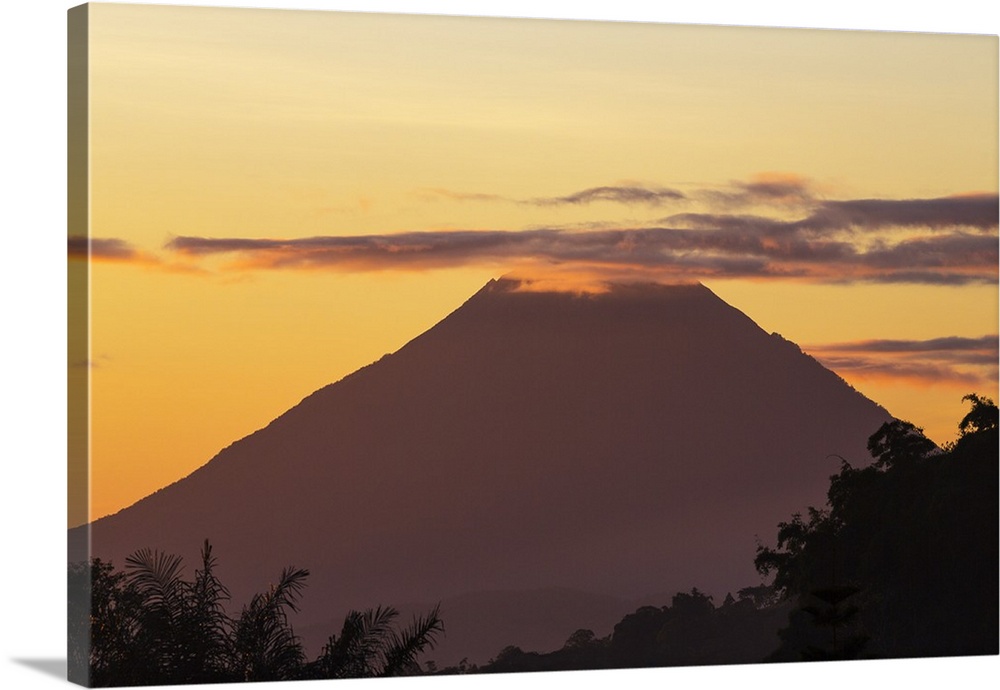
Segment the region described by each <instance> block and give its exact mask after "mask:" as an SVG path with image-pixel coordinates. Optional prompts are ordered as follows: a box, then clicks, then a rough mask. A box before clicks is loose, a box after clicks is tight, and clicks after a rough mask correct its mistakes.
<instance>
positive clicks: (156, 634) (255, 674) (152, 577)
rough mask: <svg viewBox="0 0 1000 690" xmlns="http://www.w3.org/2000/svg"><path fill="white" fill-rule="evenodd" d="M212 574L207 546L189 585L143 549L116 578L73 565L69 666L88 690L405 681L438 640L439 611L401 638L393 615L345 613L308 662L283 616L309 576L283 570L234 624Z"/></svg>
mask: <svg viewBox="0 0 1000 690" xmlns="http://www.w3.org/2000/svg"><path fill="white" fill-rule="evenodd" d="M215 566H216V559H215V557H214V556H213V555H212V547H211V545H210V544H209V542H208V541H207V540H206V541H205V544H204V546H203V548H202V553H201V568H200V569H198V570H196V571H195V575H194V578H193V579H192V580H190V581H188V580H185V579H184V578H183V577H182V575H183V563H182V561H181V558H180V557H178V556H173V555H168V554H164V553H161V552H158V551H153V550H150V549H142V550H139V551H137V552H135V553H133V554H132V555H130V556H129V557H128V558H126V568H125V570H124V571H123V572H117V571H115V570H114V568H113V566H112V565H111V564H110V563H104V562H102V561H100V560H99V559H93V560H92V561H91V562H90V563H89V564H75V565H72V566H70V570H69V587H70V599H69V600H70V611H69V614H70V615H69V641H70V649H69V656H70V660H71V663H74V664H76V667H77V668H89V681H90V684H91V685H92V686H118V685H174V684H190V683H221V682H236V681H274V680H293V679H305V678H349V677H363V676H390V675H407V674H417V673H420V667H419V665H418V663H417V659H418V657H419V656H420V654H421V653H423V652H424V651H425V650H426V649H430V648H433V646H434V644H435V642H436V639H437V636H438V635H440V634H442V633H443V632H444V626H443V623H442V621H441V618H440V615H439V610H438V608H437V607H435V608H434V609H433V610H432V611H430V612H429V613H427V614H426V615H424V616H420V617H415V618H414V619H413V621H412V623H411V624H410V625H408V626H406V627H405V628H402V629H399V628H397V627H396V626H395V625H394V621H395V618H396V617H397V616H398V614H397V612H396V611H395V610H394V609H392V608H382V607H379V608H376V609H370V610H368V611H365V612H363V613H359V612H356V611H352V612H351V613H349V614H348V615H347V617H346V618H345V620H344V625H343V628H342V630H341V634H340V637H336V636H334V637H331V638H330V641H329V643H328V644H327V645H326V647H325V648H324V650H323V653H322V654H321V655H320V657H319V658H318V659H316V660H315V661H313V662H311V663H307V662H306V658H305V653H304V651H303V649H302V644H301V642H300V640H299V638H298V637H297V636H296V635H295V632H294V630H293V629H292V626H291V624H290V622H289V613H290V612H295V611H298V600H299V598H300V596H301V594H302V591H303V589H304V588H305V585H306V580H307V578H308V576H309V571H307V570H304V569H300V568H291V567H290V568H286V569H285V570H284V571H283V572H282V573H281V577H280V578H279V580H278V582H277V584H275V585H273V586H271V587H270V588H269V589H268V591H266V592H263V593H259V594H256V595H254V596H253V597H252V598H251V600H250V602H249V603H248V604H246V605H245V606H244V607H243V608H242V611H241V613H240V615H239V616H238V617H236V618H231V617H229V615H228V614H227V613H226V610H225V602H227V601H228V600H229V591H228V590H227V589H226V587H225V586H224V585H223V584H222V583H221V582H220V581H219V579H218V578H217V577H216V576H215Z"/></svg>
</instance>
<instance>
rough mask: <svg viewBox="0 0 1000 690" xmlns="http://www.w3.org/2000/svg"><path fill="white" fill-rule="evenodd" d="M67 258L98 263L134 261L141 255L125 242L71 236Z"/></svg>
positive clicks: (105, 238) (113, 239)
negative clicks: (96, 261)
mask: <svg viewBox="0 0 1000 690" xmlns="http://www.w3.org/2000/svg"><path fill="white" fill-rule="evenodd" d="M68 249H69V258H71V259H87V258H90V259H95V260H98V261H135V260H137V259H139V258H141V256H142V255H141V253H140V252H139V251H138V250H136V249H135V247H133V246H132V245H131V244H129V243H128V242H126V241H125V240H120V239H116V238H108V237H104V238H102V237H87V236H86V235H71V236H70V237H69V242H68Z"/></svg>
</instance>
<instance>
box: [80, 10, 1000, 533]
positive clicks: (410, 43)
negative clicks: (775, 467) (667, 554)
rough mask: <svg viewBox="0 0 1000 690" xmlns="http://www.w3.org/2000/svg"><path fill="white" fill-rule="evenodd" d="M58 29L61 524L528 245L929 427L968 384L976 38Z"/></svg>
mask: <svg viewBox="0 0 1000 690" xmlns="http://www.w3.org/2000/svg"><path fill="white" fill-rule="evenodd" d="M90 40H91V42H90V59H91V63H90V85H91V104H90V118H91V120H90V122H91V129H90V137H91V140H90V144H91V166H90V176H91V177H90V192H91V197H90V198H91V216H90V234H91V237H92V238H93V241H92V244H91V247H90V250H91V256H92V257H93V265H92V272H91V289H92V300H91V310H92V322H91V323H92V331H91V341H90V355H89V358H88V359H89V365H88V366H89V372H90V375H91V414H92V417H91V449H92V467H91V479H92V487H91V507H90V511H89V516H90V518H92V519H93V518H97V517H100V516H102V515H106V514H108V513H111V512H114V511H117V510H119V509H121V508H123V507H126V506H127V505H130V504H131V503H133V502H135V501H136V500H138V499H140V498H142V497H143V496H145V495H147V494H149V493H150V492H152V491H154V490H156V489H157V488H160V487H162V486H164V485H166V484H168V483H170V482H172V481H175V480H177V479H179V478H180V477H182V476H184V475H186V474H188V473H190V472H191V471H192V470H194V469H196V468H197V467H199V466H200V465H202V464H204V463H205V462H207V461H208V460H209V459H211V457H212V456H213V455H214V454H215V453H216V452H217V451H218V450H220V449H221V448H222V447H224V446H225V445H228V444H229V443H231V442H233V441H235V440H237V439H238V438H241V437H242V436H245V435H246V434H248V433H250V432H252V431H254V430H255V429H257V428H259V427H261V426H263V425H264V424H266V423H267V422H269V421H270V420H271V419H273V418H274V417H276V416H277V415H279V414H280V413H282V412H283V411H284V410H286V409H287V408H289V407H290V406H292V405H294V404H295V403H297V402H298V401H299V400H300V399H301V398H303V397H304V396H306V395H308V394H309V393H311V392H312V391H313V390H315V389H317V388H319V387H321V386H323V385H325V384H327V383H330V382H332V381H335V380H337V379H339V378H341V377H342V376H344V375H346V374H348V373H350V372H351V371H353V370H355V369H357V368H358V367H360V366H363V365H365V364H368V363H370V362H372V361H374V360H375V359H377V358H378V357H380V356H381V355H383V354H385V353H386V352H391V351H393V350H395V349H398V348H399V347H400V346H401V345H403V344H404V343H405V342H406V341H408V340H409V339H411V338H412V337H414V336H416V335H418V334H419V333H420V332H422V331H423V330H425V329H426V328H428V327H430V326H431V325H433V324H434V323H435V322H437V321H438V320H440V319H441V318H442V317H443V316H445V315H446V314H447V313H448V312H450V311H451V310H453V309H454V308H456V307H457V306H458V305H460V304H461V303H462V302H463V301H464V300H465V299H466V298H468V297H469V296H470V295H471V294H472V293H474V292H475V291H476V290H477V289H478V288H479V287H481V286H482V284H483V283H485V282H486V281H487V280H488V279H490V278H493V277H497V276H499V275H502V274H505V273H509V272H511V271H518V272H534V273H537V272H538V271H539V268H540V266H544V267H545V270H546V272H547V273H550V274H551V273H556V274H563V275H574V276H580V275H585V276H588V277H599V278H614V279H619V280H621V279H650V280H700V281H702V282H703V283H705V284H706V285H708V286H709V287H710V288H711V289H712V290H714V291H715V292H716V293H717V294H718V295H719V296H720V297H722V298H723V299H725V300H726V301H728V302H729V303H730V304H732V305H733V306H735V307H737V308H739V309H741V310H743V311H744V312H745V313H747V314H748V315H749V316H750V317H751V318H753V319H754V320H755V321H756V322H757V323H758V324H759V325H760V326H761V327H762V328H764V329H765V330H768V331H777V332H780V333H781V334H782V335H783V336H785V337H786V338H788V339H790V340H793V341H795V342H797V343H798V344H799V345H801V346H802V347H803V348H804V349H806V351H808V352H811V353H812V354H814V355H815V356H817V357H818V358H819V359H820V360H821V361H824V362H825V363H827V365H828V366H831V367H832V368H834V369H835V370H836V371H838V373H840V374H841V375H842V376H844V378H846V379H847V380H848V381H849V382H850V383H852V384H853V385H854V386H855V387H856V388H858V389H859V390H861V391H862V392H864V393H865V394H867V395H868V396H869V397H871V398H873V399H874V400H876V401H877V402H879V403H881V404H883V405H885V406H886V407H887V408H888V409H889V410H890V412H892V413H893V414H895V415H897V416H900V417H903V418H906V419H909V420H910V421H912V422H914V423H915V424H917V425H918V426H923V427H924V428H925V429H926V431H927V433H928V434H929V435H930V436H931V437H932V438H933V439H935V440H936V441H939V442H945V441H948V440H950V439H952V438H953V437H954V434H955V425H956V423H957V421H958V420H959V419H960V418H961V416H962V414H963V410H964V406H963V404H962V403H961V396H962V395H963V394H965V393H968V392H971V391H978V392H980V393H983V394H986V395H991V396H994V397H995V396H996V395H997V366H996V334H997V331H998V327H997V268H996V262H997V258H996V243H997V221H996V218H997V216H996V194H997V188H998V183H997V155H996V151H997V89H996V85H997V41H996V38H995V37H979V36H941V35H927V34H924V35H920V34H887V33H866V32H834V31H807V30H761V29H741V28H711V27H685V26H665V25H643V24H601V23H585V22H555V21H542V20H535V21H515V20H496V19H491V20H486V19H468V18H464V19H463V18H436V17H394V16H390V15H361V14H343V13H329V12H301V13H300V12H288V11H267V10H229V9H211V8H183V7H157V6H129V5H103V4H96V5H91V24H90ZM554 266H555V267H557V270H553V267H554ZM79 364H81V363H79V362H71V367H72V366H73V365H79ZM873 431H874V430H873ZM81 519H82V518H81V517H80V516H79V515H77V516H76V518H75V519H74V515H73V514H72V513H71V515H70V522H71V524H78V523H79V522H80V521H81Z"/></svg>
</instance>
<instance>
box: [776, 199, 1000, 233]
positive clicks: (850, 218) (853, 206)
mask: <svg viewBox="0 0 1000 690" xmlns="http://www.w3.org/2000/svg"><path fill="white" fill-rule="evenodd" d="M997 208H998V206H997V195H996V194H977V195H963V196H948V197H939V198H934V199H855V200H848V201H824V202H822V203H821V204H820V205H819V207H818V208H817V209H816V210H815V211H814V212H813V213H812V215H811V216H809V217H808V218H806V219H805V220H802V221H799V222H797V223H796V224H795V225H796V226H797V227H799V228H803V229H810V230H829V229H831V228H838V229H839V228H866V229H877V228H886V227H926V228H934V229H940V228H951V227H971V228H976V229H978V230H983V231H985V230H989V229H991V228H996V227H997V216H998V210H997Z"/></svg>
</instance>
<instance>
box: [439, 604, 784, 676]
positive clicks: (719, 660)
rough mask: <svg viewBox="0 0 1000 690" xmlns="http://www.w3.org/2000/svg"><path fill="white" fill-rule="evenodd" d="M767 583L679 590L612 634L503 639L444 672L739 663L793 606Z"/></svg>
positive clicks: (761, 649)
mask: <svg viewBox="0 0 1000 690" xmlns="http://www.w3.org/2000/svg"><path fill="white" fill-rule="evenodd" d="M766 589H767V588H747V589H744V590H740V597H739V599H734V598H733V597H732V596H731V595H730V596H727V597H726V600H725V601H724V602H723V603H722V605H721V606H718V607H717V606H715V604H714V603H713V602H712V597H711V596H709V595H707V594H704V593H703V592H700V591H698V590H697V589H693V590H691V592H689V593H685V592H679V593H677V594H676V595H674V597H673V599H672V601H671V603H670V605H669V606H663V607H656V606H644V607H642V608H640V609H638V610H637V611H635V612H634V613H630V614H629V615H627V616H625V617H624V618H623V619H622V620H621V621H620V622H619V623H618V624H617V625H615V627H614V631H613V632H612V633H611V634H610V635H608V636H607V637H603V638H598V637H596V636H595V634H594V633H593V631H591V630H578V631H576V632H575V633H573V634H572V635H571V636H570V637H569V639H568V640H567V641H566V644H565V645H564V646H563V647H562V649H559V650H556V651H554V652H550V653H548V654H540V653H538V652H525V651H523V650H521V649H520V648H519V647H514V646H510V647H506V648H505V649H503V650H502V651H501V652H500V653H499V654H498V655H497V656H496V658H495V659H491V660H490V661H489V663H487V664H486V665H484V666H480V667H474V668H471V669H468V668H449V669H445V670H444V672H446V673H447V672H452V673H455V672H480V673H506V672H513V671H557V670H567V669H602V668H604V669H607V668H637V667H643V666H687V665H703V664H735V663H753V662H756V661H760V660H761V659H762V658H763V657H764V656H765V655H766V654H767V653H768V652H769V651H771V650H772V649H773V648H774V641H775V640H777V631H778V629H779V628H780V627H781V626H782V625H783V624H784V622H785V620H786V619H787V617H788V607H787V606H784V605H781V604H777V603H773V602H771V601H768V599H769V598H765V599H761V597H760V596H759V594H760V591H755V590H766Z"/></svg>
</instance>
